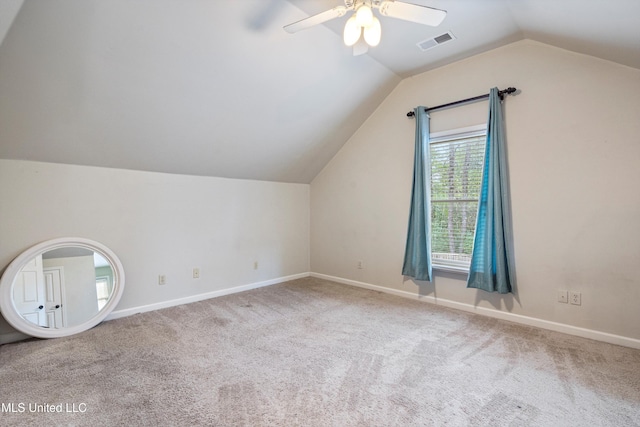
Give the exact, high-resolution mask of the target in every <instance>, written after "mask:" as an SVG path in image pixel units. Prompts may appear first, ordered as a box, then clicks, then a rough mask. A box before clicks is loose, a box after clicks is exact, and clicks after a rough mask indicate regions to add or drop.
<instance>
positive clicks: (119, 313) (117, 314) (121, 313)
mask: <svg viewBox="0 0 640 427" xmlns="http://www.w3.org/2000/svg"><path fill="white" fill-rule="evenodd" d="M309 275H310V273H300V274H293V275H291V276H284V277H278V278H276V279H270V280H265V281H263V282H256V283H250V284H248V285H241V286H235V287H233V288H227V289H221V290H219V291H213V292H207V293H204V294H198V295H191V296H188V297H184V298H178V299H173V300H169V301H162V302H157V303H153V304H147V305H141V306H138V307H132V308H125V309H122V310H114V311H112V312H111V314H109V315H108V316H107V318H106V319H105V320H113V319H119V318H121V317H127V316H132V315H134V314H138V313H145V312H147V311H154V310H160V309H161V308H168V307H174V306H176V305H182V304H189V303H192V302H197V301H204V300H207V299H210V298H216V297H221V296H224V295H230V294H235V293H238V292H244V291H249V290H251V289H257V288H262V287H265V286H270V285H275V284H277V283H282V282H288V281H290V280H295V279H301V278H303V277H309Z"/></svg>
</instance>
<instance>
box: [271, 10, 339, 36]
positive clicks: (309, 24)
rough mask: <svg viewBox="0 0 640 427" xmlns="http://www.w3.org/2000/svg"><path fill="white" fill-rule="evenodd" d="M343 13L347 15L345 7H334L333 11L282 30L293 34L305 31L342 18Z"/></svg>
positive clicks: (314, 16)
mask: <svg viewBox="0 0 640 427" xmlns="http://www.w3.org/2000/svg"><path fill="white" fill-rule="evenodd" d="M345 13H347V8H346V7H344V6H336V7H334V8H333V9H329V10H325V11H324V12H321V13H318V14H317V15H313V16H310V17H308V18H304V19H301V20H300V21H297V22H294V23H293V24H289V25H285V26H284V27H282V28H284V30H285V31H286V32H287V33H291V34H293V33H297V32H298V31H301V30H306V29H307V28H310V27H313V26H314V25H318V24H322V23H323V22H327V21H329V20H331V19H334V18H339V17H341V16H344V14H345Z"/></svg>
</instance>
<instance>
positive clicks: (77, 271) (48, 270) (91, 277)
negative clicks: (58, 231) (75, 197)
mask: <svg viewBox="0 0 640 427" xmlns="http://www.w3.org/2000/svg"><path fill="white" fill-rule="evenodd" d="M123 290H124V269H123V268H122V264H121V263H120V260H119V259H118V257H117V256H116V255H115V254H114V253H113V252H112V251H111V250H110V249H109V248H107V247H106V246H104V245H102V244H101V243H98V242H94V241H92V240H88V239H82V238H61V239H53V240H48V241H46V242H42V243H40V244H37V245H35V246H33V247H31V248H29V249H28V250H26V251H25V252H23V253H22V254H20V255H19V256H18V257H17V258H16V259H14V260H13V261H12V262H11V264H9V266H8V267H7V269H6V270H5V272H4V274H3V275H2V279H0V312H2V315H3V317H4V318H5V319H6V320H7V322H8V323H9V324H10V325H11V326H13V327H14V328H16V329H17V330H18V331H20V332H23V333H25V334H28V335H31V336H34V337H38V338H54V337H63V336H67V335H73V334H76V333H78V332H82V331H85V330H87V329H89V328H92V327H94V326H95V325H97V324H98V323H100V322H101V321H102V320H104V318H105V317H107V315H108V314H109V313H110V312H111V311H112V310H113V309H114V307H115V306H116V305H117V304H118V301H119V300H120V297H121V296H122V291H123Z"/></svg>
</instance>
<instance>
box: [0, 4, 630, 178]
mask: <svg viewBox="0 0 640 427" xmlns="http://www.w3.org/2000/svg"><path fill="white" fill-rule="evenodd" d="M5 1H8V2H10V3H11V5H13V6H11V7H12V8H13V9H11V7H9V9H10V10H14V9H15V10H16V11H17V9H19V8H20V4H21V3H22V1H16V0H3V2H5ZM410 1H411V2H414V3H418V4H423V5H429V6H433V7H437V8H441V9H445V10H447V11H448V15H447V18H446V19H445V21H444V22H443V24H442V25H441V26H440V27H438V28H430V27H425V26H421V25H418V24H413V23H408V22H404V21H398V20H393V19H391V18H382V19H381V21H382V26H383V37H382V43H381V44H380V46H378V47H376V48H375V49H371V50H370V51H369V53H368V54H366V55H362V56H357V57H354V56H352V54H351V50H350V48H347V47H345V46H344V45H343V44H342V41H341V31H342V27H343V25H344V21H345V20H346V17H343V18H340V19H337V20H335V21H332V22H329V23H327V24H325V25H320V26H317V27H314V28H311V29H308V30H305V31H302V32H300V33H297V34H294V35H290V34H287V33H285V32H284V31H283V30H282V26H283V25H285V24H288V23H290V22H294V21H297V20H299V19H302V18H304V17H306V16H308V15H310V14H314V13H318V12H321V11H323V10H326V9H329V8H331V7H334V6H336V5H338V4H340V1H339V0H290V1H285V0H228V1H223V0H136V1H131V0H47V1H41V0H26V1H24V4H23V5H22V8H21V9H20V12H19V13H18V14H17V16H16V17H15V19H14V20H13V25H11V19H10V18H6V17H7V16H10V15H11V14H10V13H3V12H5V11H7V10H9V9H7V4H9V3H2V7H3V8H4V10H3V9H2V8H0V16H2V17H3V19H0V42H1V43H2V44H1V45H0V158H8V159H26V160H39V161H48V162H57V163H70V164H81V165H94V166H105V167H117V168H125V169H137V170H148V171H159V172H169V173H184V174H194V175H208V176H218V177H230V178H246V179H260V180H272V181H284V182H300V183H308V182H310V181H311V180H312V179H313V177H315V175H316V174H317V173H318V172H319V171H320V170H321V169H322V168H323V167H324V165H325V164H326V163H327V162H328V161H329V160H330V159H331V158H332V157H333V155H334V154H335V153H336V152H337V150H339V149H340V147H341V146H342V145H343V144H344V143H345V142H346V141H347V140H348V139H349V137H350V136H351V135H352V134H353V133H354V132H355V130H356V129H357V128H358V127H359V126H361V125H362V124H363V123H364V121H365V120H366V119H367V118H368V117H369V116H370V115H371V113H372V112H373V110H374V109H375V108H376V107H377V105H379V104H380V102H381V101H382V100H383V99H384V98H385V97H386V96H387V95H388V94H389V93H390V92H391V91H392V90H393V88H394V87H395V86H396V85H397V84H398V83H399V82H400V80H401V79H402V78H404V77H408V76H411V75H414V74H417V73H420V72H422V71H425V70H428V69H431V68H435V67H438V66H441V65H444V64H446V63H450V62H453V61H456V60H459V59H462V58H465V57H468V56H471V55H474V54H477V53H480V52H483V51H486V50H489V49H492V48H494V47H497V46H500V45H504V44H507V43H510V42H513V41H516V40H520V39H523V38H531V39H535V40H539V41H542V42H545V43H549V44H553V45H556V46H559V47H563V48H566V49H570V50H574V51H577V52H581V53H585V54H589V55H594V56H599V57H602V58H604V59H608V60H611V61H615V62H619V63H621V64H624V65H628V66H631V67H635V68H640V25H638V18H637V17H638V16H640V2H638V1H636V0H563V1H555V0H483V1H477V0H456V1H452V0H448V1H447V0H410ZM13 16H15V13H13ZM7 22H8V23H7ZM10 25H11V28H10V30H8V31H7V29H8V28H9V26H10ZM449 30H451V31H452V32H453V33H454V34H455V36H456V37H457V38H456V40H454V41H452V42H449V43H447V44H445V45H442V46H439V47H437V48H435V49H433V50H430V51H427V52H422V51H420V50H419V49H418V48H417V47H416V45H415V44H416V43H417V42H419V41H422V40H424V39H427V38H430V37H433V36H437V35H439V34H442V33H443V32H446V31H449ZM4 33H6V36H5V37H4V40H2V35H3V34H4Z"/></svg>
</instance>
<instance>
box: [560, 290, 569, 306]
mask: <svg viewBox="0 0 640 427" xmlns="http://www.w3.org/2000/svg"><path fill="white" fill-rule="evenodd" d="M558 302H561V303H563V304H566V303H568V302H569V291H563V290H558Z"/></svg>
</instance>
